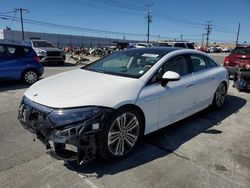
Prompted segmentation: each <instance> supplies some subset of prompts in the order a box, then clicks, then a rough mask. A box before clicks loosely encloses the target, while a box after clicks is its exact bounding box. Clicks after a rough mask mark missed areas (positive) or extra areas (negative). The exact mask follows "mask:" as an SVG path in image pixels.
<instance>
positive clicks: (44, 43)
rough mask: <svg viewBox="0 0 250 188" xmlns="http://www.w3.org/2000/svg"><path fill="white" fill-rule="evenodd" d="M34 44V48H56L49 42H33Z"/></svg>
mask: <svg viewBox="0 0 250 188" xmlns="http://www.w3.org/2000/svg"><path fill="white" fill-rule="evenodd" d="M32 42H33V46H34V47H47V48H54V46H53V45H52V44H51V43H49V42H47V41H32Z"/></svg>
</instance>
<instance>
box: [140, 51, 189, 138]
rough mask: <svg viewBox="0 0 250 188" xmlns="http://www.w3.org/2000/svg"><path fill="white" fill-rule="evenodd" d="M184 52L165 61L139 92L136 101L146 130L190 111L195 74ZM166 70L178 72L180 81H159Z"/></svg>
mask: <svg viewBox="0 0 250 188" xmlns="http://www.w3.org/2000/svg"><path fill="white" fill-rule="evenodd" d="M187 63H188V61H186V57H185V56H184V55H182V56H177V57H175V58H172V59H171V60H169V61H167V62H166V63H164V65H163V66H162V67H161V68H160V69H159V70H158V72H157V73H156V74H155V75H153V76H152V78H151V79H150V80H149V82H148V83H147V84H146V86H145V87H144V88H143V89H142V91H141V92H140V95H139V100H138V105H139V106H140V107H141V108H142V109H143V111H144V114H145V118H146V125H147V126H146V127H145V134H147V133H149V132H152V131H154V130H157V129H159V128H161V127H164V126H166V125H168V124H170V123H173V122H175V121H177V120H178V119H181V118H183V117H184V116H186V115H187V114H189V113H190V110H191V109H192V103H193V99H192V98H193V93H194V92H193V89H192V87H193V83H194V77H193V75H192V74H191V71H190V67H189V65H188V64H187ZM166 71H175V72H177V73H179V74H180V75H181V79H180V80H179V81H172V82H169V83H168V84H167V85H166V86H162V85H161V82H160V80H161V77H162V75H163V73H164V72H166Z"/></svg>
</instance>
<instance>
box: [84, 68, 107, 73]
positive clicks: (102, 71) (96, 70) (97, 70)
mask: <svg viewBox="0 0 250 188" xmlns="http://www.w3.org/2000/svg"><path fill="white" fill-rule="evenodd" d="M86 70H90V71H94V72H100V73H106V71H104V70H100V69H86Z"/></svg>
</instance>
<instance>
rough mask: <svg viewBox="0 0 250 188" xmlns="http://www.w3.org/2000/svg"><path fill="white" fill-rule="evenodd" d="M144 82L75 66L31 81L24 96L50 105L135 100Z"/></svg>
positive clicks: (110, 104)
mask: <svg viewBox="0 0 250 188" xmlns="http://www.w3.org/2000/svg"><path fill="white" fill-rule="evenodd" d="M143 85H144V83H143V82H142V81H141V80H140V79H133V78H126V77H121V76H114V75H108V74H102V73H97V72H92V71H88V70H83V69H76V70H73V71H68V72H65V73H61V74H58V75H55V76H52V77H49V78H46V79H43V80H41V81H39V82H37V83H35V84H33V85H32V86H31V87H30V88H29V89H28V90H27V91H26V92H25V96H26V97H28V98H29V99H30V100H32V101H34V102H36V103H39V104H42V105H45V106H48V107H53V108H70V107H80V106H105V107H111V108H117V107H119V106H121V105H123V104H127V103H130V104H131V103H132V104H134V103H135V101H136V99H137V96H138V94H139V92H140V90H141V88H142V87H143Z"/></svg>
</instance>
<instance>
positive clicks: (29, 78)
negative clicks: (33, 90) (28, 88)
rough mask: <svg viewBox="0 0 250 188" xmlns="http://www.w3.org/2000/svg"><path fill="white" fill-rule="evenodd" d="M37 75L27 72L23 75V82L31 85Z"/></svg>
mask: <svg viewBox="0 0 250 188" xmlns="http://www.w3.org/2000/svg"><path fill="white" fill-rule="evenodd" d="M37 78H38V76H37V74H36V73H35V72H34V71H27V72H26V73H25V75H24V80H25V82H26V83H28V84H33V83H35V82H36V81H37Z"/></svg>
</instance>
